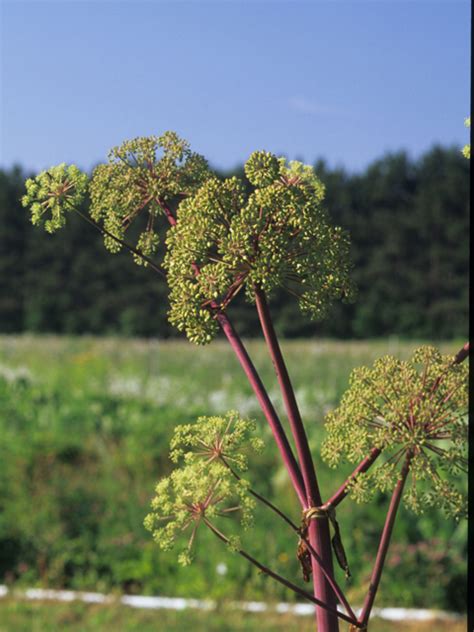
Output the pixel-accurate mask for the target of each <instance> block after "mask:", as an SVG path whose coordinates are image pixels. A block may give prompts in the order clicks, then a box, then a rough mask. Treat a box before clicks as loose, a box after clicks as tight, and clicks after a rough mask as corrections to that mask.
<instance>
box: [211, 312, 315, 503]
mask: <svg viewBox="0 0 474 632" xmlns="http://www.w3.org/2000/svg"><path fill="white" fill-rule="evenodd" d="M216 318H217V321H218V323H219V325H220V326H221V328H222V331H223V332H224V334H225V335H226V337H227V340H228V341H229V343H230V345H231V347H232V349H233V350H234V352H235V354H236V356H237V358H238V360H239V362H240V364H241V366H242V368H243V370H244V372H245V374H246V376H247V378H248V380H249V382H250V385H251V386H252V388H253V391H254V393H255V395H256V397H257V399H258V403H259V404H260V408H261V409H262V411H263V413H264V415H265V417H266V419H267V421H268V423H269V424H270V428H271V430H272V433H273V436H274V437H275V441H276V444H277V446H278V449H279V450H280V454H281V457H282V459H283V462H284V463H285V466H286V469H287V470H288V473H289V475H290V478H291V481H292V483H293V487H294V488H295V490H296V493H297V494H298V497H299V499H300V502H301V504H302V505H303V507H304V506H305V504H306V494H305V488H304V482H303V478H302V476H301V471H300V468H299V466H298V463H297V462H296V459H295V456H294V454H293V451H292V449H291V446H290V444H289V443H288V439H287V437H286V434H285V431H284V429H283V426H282V425H281V422H280V420H279V418H278V415H277V414H276V411H275V408H274V407H273V404H272V403H271V401H270V398H269V397H268V394H267V392H266V390H265V387H264V386H263V384H262V380H261V379H260V376H259V375H258V373H257V370H256V369H255V367H254V365H253V363H252V360H251V359H250V357H249V355H248V353H247V350H246V349H245V347H244V345H243V344H242V341H241V339H240V337H239V336H238V334H237V332H236V331H235V329H234V328H233V326H232V323H231V322H230V320H229V319H228V318H227V316H226V315H225V314H223V313H221V312H219V313H218V314H217V316H216Z"/></svg>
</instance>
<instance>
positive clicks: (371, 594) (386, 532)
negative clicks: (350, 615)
mask: <svg viewBox="0 0 474 632" xmlns="http://www.w3.org/2000/svg"><path fill="white" fill-rule="evenodd" d="M411 459H412V454H411V453H410V452H408V454H407V456H406V459H405V463H404V464H403V467H402V470H401V472H400V478H399V479H398V482H397V484H396V486H395V489H394V490H393V494H392V498H391V500H390V506H389V508H388V512H387V518H386V520H385V524H384V528H383V531H382V536H381V538H380V544H379V548H378V550H377V557H376V559H375V564H374V568H373V571H372V576H371V578H370V585H369V590H368V591H367V596H366V598H365V600H364V605H363V606H362V611H361V613H360V616H359V623H361V624H363V625H367V622H368V620H369V617H370V611H371V610H372V606H373V605H374V600H375V595H376V594H377V590H378V587H379V584H380V578H381V576H382V571H383V566H384V563H385V558H386V556H387V551H388V547H389V544H390V538H391V536H392V531H393V525H394V523H395V518H396V516H397V511H398V507H399V505H400V501H401V498H402V494H403V488H404V486H405V482H406V479H407V476H408V471H409V469H410V461H411Z"/></svg>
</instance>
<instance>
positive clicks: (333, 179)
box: [0, 147, 469, 339]
mask: <svg viewBox="0 0 474 632" xmlns="http://www.w3.org/2000/svg"><path fill="white" fill-rule="evenodd" d="M315 167H316V171H317V173H318V174H319V176H320V178H321V179H322V181H323V182H324V183H325V185H326V206H327V208H328V209H329V211H330V213H331V216H332V218H333V221H334V223H336V224H339V225H341V226H343V227H344V228H347V229H348V230H349V231H350V233H351V237H352V243H353V258H354V276H355V279H356V281H357V284H358V286H359V296H358V299H357V302H356V303H354V304H351V305H344V304H337V305H336V306H335V307H334V309H333V311H332V314H331V317H330V318H329V319H328V320H326V321H324V322H322V323H312V322H310V321H308V319H307V318H305V317H304V316H302V315H301V313H300V311H299V308H298V306H297V304H296V301H294V302H293V301H291V300H290V299H289V298H288V295H286V294H281V295H275V297H274V298H273V301H272V303H273V304H274V305H275V310H274V314H275V320H276V326H277V328H278V330H279V331H280V332H281V333H283V334H284V335H286V336H288V337H303V336H313V335H321V336H334V337H340V338H353V337H355V338H367V337H380V336H387V335H399V336H403V337H418V338H430V339H437V338H438V339H439V338H452V337H454V336H459V337H465V336H466V334H467V327H468V291H469V277H468V270H469V162H468V161H467V160H466V159H465V158H464V157H463V156H462V155H461V153H460V151H459V149H457V148H453V149H446V148H441V147H435V148H433V149H432V150H430V151H429V152H428V153H426V154H425V155H423V156H422V157H421V158H420V159H418V160H416V161H413V160H411V159H409V158H408V157H407V155H406V154H405V153H397V154H390V155H387V156H385V157H383V158H382V159H380V160H378V161H376V162H374V163H372V164H371V165H370V166H369V167H368V168H367V169H366V171H364V172H363V173H359V174H349V173H347V172H345V171H344V170H341V169H336V170H331V169H329V168H328V167H327V165H326V164H325V163H324V162H323V161H319V162H318V163H317V164H316V165H315ZM235 173H236V175H240V174H241V173H242V170H239V169H237V170H236V172H235ZM26 175H28V174H25V173H24V172H23V171H22V170H21V169H20V168H18V167H16V168H13V169H12V170H10V171H0V331H2V332H8V333H11V332H21V331H32V332H57V333H71V334H72V333H74V334H79V333H94V334H112V333H114V334H124V335H138V336H158V337H168V336H171V335H175V333H176V332H175V331H174V330H173V329H172V328H171V327H170V325H169V324H168V322H167V320H166V312H167V309H168V305H167V296H166V287H165V284H164V283H163V282H162V281H160V279H159V278H158V277H157V276H156V275H154V274H152V273H151V272H150V271H149V270H146V269H144V268H142V267H138V266H136V265H134V264H133V262H132V261H131V259H130V255H129V254H127V253H119V254H118V255H110V254H109V253H108V252H107V251H105V249H104V247H103V245H102V238H101V236H100V235H99V234H98V233H95V232H94V230H93V228H91V227H90V226H88V225H87V224H85V223H84V222H83V221H82V220H80V218H79V217H77V216H74V215H71V217H70V218H69V225H68V228H67V229H66V230H65V231H61V234H59V235H48V234H46V233H44V231H41V230H38V229H35V228H34V227H33V226H32V225H31V224H30V223H29V219H28V215H27V212H26V211H25V210H24V209H23V208H22V206H21V204H20V198H21V196H22V195H23V192H24V184H23V182H24V179H25V177H26ZM222 175H224V174H222ZM225 175H229V174H228V173H227V174H225ZM232 311H233V313H234V318H233V319H234V320H235V322H239V323H240V329H241V331H242V333H243V334H244V335H247V336H251V335H252V334H254V333H256V331H257V322H256V320H255V318H254V317H253V310H252V308H250V306H248V305H246V304H245V303H244V301H243V300H238V301H237V302H236V303H235V305H234V304H233V306H232ZM236 312H237V313H236Z"/></svg>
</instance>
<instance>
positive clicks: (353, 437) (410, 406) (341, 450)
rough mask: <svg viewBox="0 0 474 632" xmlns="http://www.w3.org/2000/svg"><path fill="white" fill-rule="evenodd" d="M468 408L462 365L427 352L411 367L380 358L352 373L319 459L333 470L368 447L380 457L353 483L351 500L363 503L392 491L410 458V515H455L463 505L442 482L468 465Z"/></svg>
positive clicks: (452, 488) (465, 373)
mask: <svg viewBox="0 0 474 632" xmlns="http://www.w3.org/2000/svg"><path fill="white" fill-rule="evenodd" d="M467 404H468V367H467V366H466V365H465V364H453V358H452V357H450V356H442V355H441V354H440V353H439V351H437V350H436V349H434V348H433V347H422V348H420V349H418V350H417V351H415V353H414V355H413V358H412V359H411V360H409V361H401V360H398V359H397V358H394V357H391V356H386V357H383V358H381V359H380V360H377V361H376V362H375V364H374V366H373V367H372V368H366V367H362V368H358V369H355V370H354V371H353V372H352V374H351V378H350V388H349V390H348V391H346V393H345V394H344V396H343V398H342V400H341V404H340V406H339V407H338V408H336V409H335V410H334V411H332V412H330V413H329V414H328V415H327V418H326V430H327V438H326V440H325V441H324V443H323V446H322V456H323V458H324V459H325V460H326V461H327V462H328V463H329V465H330V466H332V467H335V466H336V465H337V464H338V463H339V462H340V461H341V460H347V461H349V462H351V463H356V462H359V461H360V460H361V459H362V458H363V457H365V456H366V455H367V454H368V453H369V452H370V450H371V449H372V448H374V447H377V448H379V449H381V450H382V451H383V454H382V456H381V457H379V460H378V461H376V463H375V464H374V465H372V468H371V469H370V470H369V471H368V472H366V473H365V474H360V475H359V476H357V477H356V478H355V479H354V481H353V483H352V485H351V492H352V495H353V496H354V498H355V499H356V500H360V501H365V500H368V499H369V498H370V497H371V495H372V494H373V492H374V491H375V490H377V489H378V490H381V491H388V490H390V489H391V488H393V487H394V485H395V483H396V481H397V479H398V476H399V468H397V464H398V462H399V461H400V460H401V458H402V457H403V455H404V454H406V453H409V454H411V455H412V457H413V458H412V461H411V467H410V473H411V483H412V484H411V487H410V486H408V489H407V491H406V492H405V500H406V502H407V504H408V505H409V506H410V507H411V508H412V509H413V510H414V511H421V510H422V508H423V506H429V505H436V506H438V507H442V508H443V509H444V510H445V513H446V514H449V515H454V516H459V515H461V514H462V513H463V512H464V510H465V499H464V498H463V494H462V493H460V492H459V491H457V489H456V488H455V486H454V484H452V483H451V482H448V478H449V479H450V480H451V479H452V476H453V475H455V474H459V473H462V472H464V471H465V468H466V465H467V461H466V449H467V447H466V439H467V419H466V414H467ZM384 457H385V460H384ZM447 474H449V477H448V476H447ZM418 481H423V482H422V484H421V485H420V486H419V487H420V489H418V485H417V483H418Z"/></svg>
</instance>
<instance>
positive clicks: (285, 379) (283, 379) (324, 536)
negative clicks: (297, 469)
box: [255, 287, 339, 632]
mask: <svg viewBox="0 0 474 632" xmlns="http://www.w3.org/2000/svg"><path fill="white" fill-rule="evenodd" d="M255 302H256V305H257V312H258V316H259V319H260V324H261V326H262V331H263V335H264V337H265V341H266V343H267V346H268V350H269V352H270V356H271V359H272V363H273V366H274V368H275V373H276V376H277V379H278V383H279V386H280V390H281V393H282V396H283V402H284V405H285V410H286V413H287V415H288V421H289V422H290V428H291V431H292V434H293V437H294V440H295V445H296V451H297V454H298V459H299V462H300V465H301V472H302V475H303V480H304V484H305V491H306V503H305V508H308V507H314V506H320V505H321V502H322V500H321V493H320V491H319V487H318V482H317V478H316V472H315V469H314V463H313V459H312V456H311V451H310V449H309V443H308V438H307V436H306V432H305V428H304V425H303V420H302V419H301V414H300V411H299V409H298V404H297V402H296V397H295V393H294V389H293V386H292V384H291V380H290V376H289V374H288V370H287V368H286V364H285V360H284V358H283V354H282V352H281V349H280V345H279V343H278V338H277V335H276V333H275V329H274V327H273V321H272V318H271V315H270V310H269V308H268V303H267V300H266V297H265V293H264V292H263V291H262V290H261V289H260V288H258V287H257V288H255ZM308 536H309V542H310V544H311V546H312V548H314V549H315V551H316V552H317V554H318V556H319V557H320V558H321V560H322V562H323V565H324V567H325V568H326V569H328V570H329V573H330V574H331V575H333V565H332V553H331V540H330V534H329V522H328V519H327V518H323V519H320V520H318V521H315V520H312V521H311V522H310V524H309V528H308ZM311 565H312V569H313V585H314V596H315V597H316V598H317V599H320V600H322V601H323V602H324V603H327V604H328V605H329V606H330V607H331V608H332V609H334V608H336V598H335V594H334V591H333V590H332V588H331V586H330V584H329V582H328V581H327V578H326V577H325V574H324V572H323V571H322V569H321V566H320V565H319V564H318V563H317V559H315V557H314V556H312V557H311ZM316 619H317V622H318V629H319V630H321V631H324V632H337V630H338V629H339V626H338V622H337V618H336V617H334V616H333V615H331V613H330V612H329V611H328V610H323V609H321V608H317V609H316Z"/></svg>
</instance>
